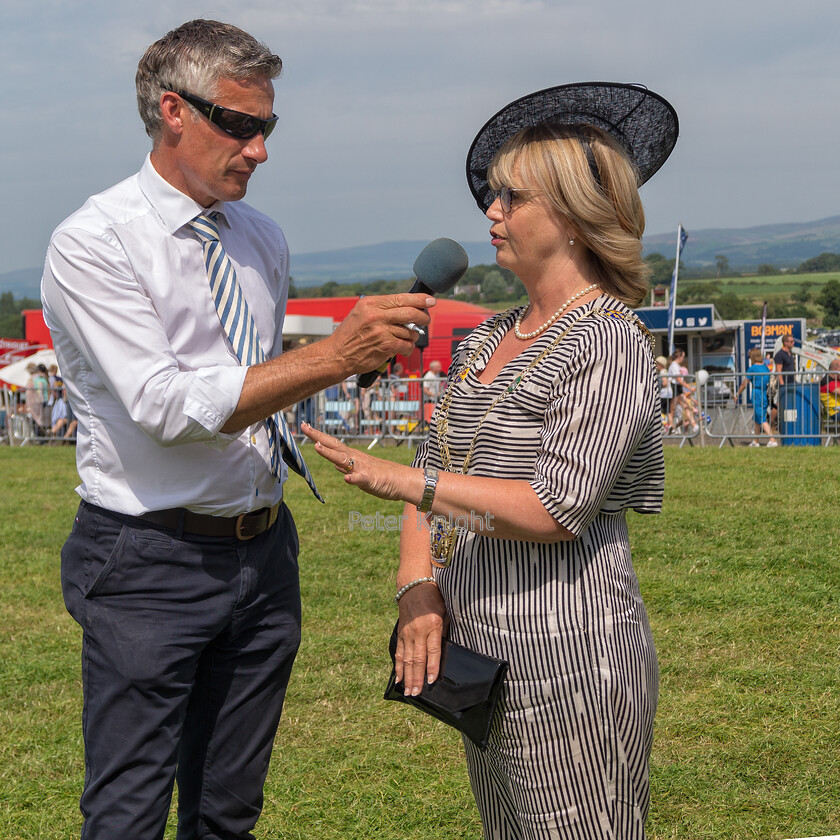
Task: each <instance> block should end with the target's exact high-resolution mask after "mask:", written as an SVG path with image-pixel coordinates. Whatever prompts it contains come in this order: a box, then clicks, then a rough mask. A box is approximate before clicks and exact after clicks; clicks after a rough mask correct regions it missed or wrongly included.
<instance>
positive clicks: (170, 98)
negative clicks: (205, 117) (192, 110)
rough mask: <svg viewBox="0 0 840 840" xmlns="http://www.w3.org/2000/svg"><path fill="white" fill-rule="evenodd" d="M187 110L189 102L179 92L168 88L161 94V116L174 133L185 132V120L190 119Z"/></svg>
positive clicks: (165, 124)
mask: <svg viewBox="0 0 840 840" xmlns="http://www.w3.org/2000/svg"><path fill="white" fill-rule="evenodd" d="M186 110H187V103H186V102H184V100H183V99H181V97H180V96H178V94H177V93H173V92H172V91H171V90H166V91H164V92H163V93H162V94H161V95H160V116H161V119H162V120H163V124H164V126H165V127H166V128H168V129H169V130H170V131H171V132H172V133H173V134H176V135H180V134H181V133H182V132H183V130H184V120H185V119H188V117H187V114H186Z"/></svg>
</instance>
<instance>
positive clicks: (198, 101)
mask: <svg viewBox="0 0 840 840" xmlns="http://www.w3.org/2000/svg"><path fill="white" fill-rule="evenodd" d="M173 92H174V93H177V94H178V96H180V97H181V99H183V100H184V101H185V102H189V103H190V105H192V106H193V107H194V108H196V109H198V111H200V112H201V113H202V114H204V116H205V117H207V119H208V120H210V122H211V123H213V125H217V126H218V127H219V128H220V129H221V130H222V131H224V132H225V133H226V134H230V136H231V137H235V138H236V139H237V140H250V139H251V138H252V137H256V136H257V135H258V134H260V133H262V136H263V139H265V140H267V139H268V135H269V134H271V132H272V131H274V126H275V125H277V120H278V116H277V114H272V115H271V116H270V117H269V118H268V119H267V120H264V119H261V118H260V117H255V116H254V115H253V114H246V113H245V112H244V111H234V110H233V109H232V108H223V107H222V106H221V105H216V103H215V102H208V101H207V100H206V99H202V98H201V97H200V96H194V95H193V94H191V93H184V92H183V91H180V90H176V91H173Z"/></svg>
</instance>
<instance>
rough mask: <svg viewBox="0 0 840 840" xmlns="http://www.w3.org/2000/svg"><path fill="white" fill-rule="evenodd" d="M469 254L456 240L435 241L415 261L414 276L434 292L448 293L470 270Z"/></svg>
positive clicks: (443, 239)
mask: <svg viewBox="0 0 840 840" xmlns="http://www.w3.org/2000/svg"><path fill="white" fill-rule="evenodd" d="M469 264H470V261H469V257H467V252H466V251H465V250H464V249H463V248H462V247H461V246H460V245H459V244H458V243H457V242H455V240H454V239H447V238H446V237H442V238H441V239H435V240H434V241H433V242H430V243H429V244H428V245H427V246H426V247H425V248H424V249H423V250H422V251H421V252H420V254H419V255H418V257H417V259H416V260H415V261H414V276H415V277H416V278H417V279H418V280H419V281H420V282H421V283H423V284H424V285H425V286H427V287H428V288H429V289H431V291H432V292H436V293H440V292H448V291H449V290H450V289H451V288H452V287H453V286H454V285H455V284H456V283H457V282H458V281H459V280H460V279H461V278H462V277H463V276H464V272H465V271H466V270H467V268H469Z"/></svg>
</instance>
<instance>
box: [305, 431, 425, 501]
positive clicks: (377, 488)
mask: <svg viewBox="0 0 840 840" xmlns="http://www.w3.org/2000/svg"><path fill="white" fill-rule="evenodd" d="M301 431H302V432H303V433H304V434H305V435H306V436H307V437H308V438H309V440H311V441H312V442H313V443H314V444H315V451H316V452H317V453H318V454H319V455H320V456H321V457H322V458H326V460H327V461H329V462H330V463H331V464H333V465H334V466H335V468H336V469H337V470H338V471H339V472H340V473H343V474H344V481H345V482H346V483H347V484H352V485H353V486H354V487H358V488H359V489H360V490H364V491H365V493H370V495H371V496H376V497H378V498H380V499H389V500H396V499H399V500H405V499H406V494H408V493H410V492H411V491H410V487H411V484H412V478H413V477H414V476H413V473H417V474H418V479H417V483H418V487H419V492H418V493H417V498H418V499H419V498H420V496H422V495H423V477H422V472H421V471H420V470H416V469H414V468H413V467H407V466H404V465H403V464H394V463H392V462H391V461H385V460H383V459H382V458H375V457H374V456H373V455H368V454H366V453H364V452H359V451H358V450H356V449H351V448H350V447H349V446H346V445H345V444H343V443H342V442H341V441H340V440H338V439H337V438H334V437H332V435H328V434H325V433H324V432H320V431H318V429H316V428H314V427H313V426H310V425H309V424H308V423H303V424H301Z"/></svg>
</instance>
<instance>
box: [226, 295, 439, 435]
mask: <svg viewBox="0 0 840 840" xmlns="http://www.w3.org/2000/svg"><path fill="white" fill-rule="evenodd" d="M434 305H435V300H434V298H432V297H429V296H428V295H426V294H399V295H390V296H387V297H368V298H363V299H362V300H360V301H359V302H358V303H357V304H356V306H354V307H353V309H352V310H351V312H350V313H349V315H348V316H347V318H345V320H344V321H343V322H342V323H341V324H339V326H338V327H337V329H336V331H335V332H334V333H333V334H332V335H331V336H329V337H328V338H324V339H321V341H316V342H315V343H313V344H310V345H307V346H306V347H301V348H298V349H296V350H293V351H291V352H289V353H284V354H283V355H281V356H278V357H277V358H276V359H271V360H270V361H268V362H263V363H262V364H260V365H253V366H252V367H250V368H249V369H248V373H247V374H246V376H245V382H244V383H243V386H242V391H241V393H240V395H239V402H238V403H237V406H236V409H235V410H234V412H233V414H232V415H231V416H230V417H229V418H228V420H227V422H226V423H225V424H224V426H222V429H221V431H222V432H223V433H225V434H233V433H235V432H239V431H241V430H242V429H245V428H247V427H248V426H250V425H251V424H253V423H257V422H259V421H260V420H264V419H265V418H266V417H270V416H271V415H272V414H274V413H275V412H276V411H280V410H281V409H284V408H286V407H287V406H290V405H293V404H294V403H296V402H299V401H300V400H302V399H304V398H306V397H309V396H311V395H312V394H316V393H318V391H321V390H323V389H324V388H327V387H329V386H330V385H335V384H336V383H338V382H341V381H342V380H344V379H346V378H347V377H348V376H350V375H352V374H354V373H366V372H367V371H370V370H376V368H378V367H379V366H380V365H381V364H383V363H384V362H387V360H388V359H390V358H391V357H392V356H395V355H397V354H398V353H402V354H407V353H410V352H411V351H412V350H413V349H414V342H415V341H416V340H417V333H416V332H415V331H414V330H413V329H410V328H409V327H408V326H407V325H408V324H415V323H416V324H420V325H421V326H425V325H427V324H428V323H429V320H430V319H429V315H428V312H427V311H426V310H427V309H428V308H429V307H430V306H434Z"/></svg>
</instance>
